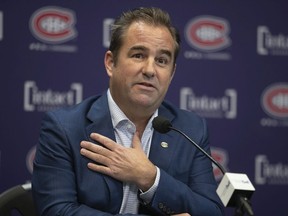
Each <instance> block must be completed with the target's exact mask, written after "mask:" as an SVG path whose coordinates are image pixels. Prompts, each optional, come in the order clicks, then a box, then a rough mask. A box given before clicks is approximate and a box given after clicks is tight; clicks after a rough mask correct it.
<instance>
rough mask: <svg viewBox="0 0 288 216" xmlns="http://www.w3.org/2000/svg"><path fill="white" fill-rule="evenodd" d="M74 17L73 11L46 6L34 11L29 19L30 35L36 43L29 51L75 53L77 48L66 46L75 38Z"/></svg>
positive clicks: (31, 45) (76, 34) (32, 44)
mask: <svg viewBox="0 0 288 216" xmlns="http://www.w3.org/2000/svg"><path fill="white" fill-rule="evenodd" d="M76 21H77V20H76V15H75V13H74V11H72V10H70V9H67V8H62V7H56V6H47V7H43V8H40V9H38V10H36V11H35V12H34V13H33V14H32V15H31V17H30V21H29V26H30V31H31V34H32V35H33V36H34V38H35V39H37V41H38V42H33V43H31V44H30V45H29V49H30V50H34V51H52V52H76V51H77V50H78V47H77V46H75V45H71V44H66V43H67V42H69V41H71V40H72V39H74V38H77V36H78V33H77V30H76V27H75V25H76Z"/></svg>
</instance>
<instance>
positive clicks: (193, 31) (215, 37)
mask: <svg viewBox="0 0 288 216" xmlns="http://www.w3.org/2000/svg"><path fill="white" fill-rule="evenodd" d="M229 33H230V28H229V23H228V22H227V21H226V20H224V19H222V18H219V17H214V16H200V17H196V18H195V19H193V20H191V21H190V22H189V23H188V24H187V26H186V28H185V37H186V40H187V42H188V43H189V44H190V45H191V46H192V47H194V48H196V49H198V50H200V51H218V50H221V49H224V48H226V47H228V46H229V45H230V44H231V40H230V38H229V36H228V35H229Z"/></svg>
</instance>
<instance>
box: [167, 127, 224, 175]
mask: <svg viewBox="0 0 288 216" xmlns="http://www.w3.org/2000/svg"><path fill="white" fill-rule="evenodd" d="M169 128H170V129H171V130H174V131H176V132H178V133H180V134H182V135H183V136H184V137H185V138H186V139H188V140H189V141H190V142H191V143H193V144H194V146H195V147H196V148H197V149H198V150H200V151H201V152H202V153H203V154H204V155H206V156H207V157H208V158H209V159H210V160H211V161H212V162H213V163H214V164H215V165H216V166H217V167H218V168H219V169H220V170H221V172H222V174H223V175H224V174H225V173H226V170H225V169H224V167H223V166H222V165H221V164H219V163H218V162H217V161H216V160H215V159H214V158H213V157H211V156H210V155H209V154H208V153H207V152H206V151H204V150H203V149H202V148H201V147H200V146H199V145H198V144H197V143H196V142H194V141H193V140H192V139H190V138H189V137H188V136H187V135H186V134H185V133H183V132H182V131H180V130H178V129H176V128H173V127H171V126H170V127H169Z"/></svg>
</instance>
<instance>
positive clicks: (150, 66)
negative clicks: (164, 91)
mask: <svg viewBox="0 0 288 216" xmlns="http://www.w3.org/2000/svg"><path fill="white" fill-rule="evenodd" d="M142 73H143V74H144V75H145V76H147V77H154V76H155V73H156V69H155V62H154V59H147V61H146V62H145V65H144V67H143V71H142Z"/></svg>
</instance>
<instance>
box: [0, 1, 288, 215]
mask: <svg viewBox="0 0 288 216" xmlns="http://www.w3.org/2000/svg"><path fill="white" fill-rule="evenodd" d="M138 6H157V7H161V8H162V9H164V10H167V11H168V12H169V13H170V15H171V17H172V20H173V22H174V24H175V25H176V26H177V28H178V29H179V31H180V34H181V38H182V49H181V52H180V55H179V59H178V62H177V71H176V75H175V77H174V80H173V83H172V85H171V88H170V90H169V92H168V94H167V98H166V99H167V100H169V101H171V102H172V103H174V104H176V105H177V106H179V107H180V108H182V109H185V110H189V111H194V112H197V113H198V114H199V115H201V116H203V117H205V118H206V119H207V121H208V125H209V130H210V143H211V148H212V155H213V157H214V158H215V159H216V160H217V161H219V163H221V164H222V165H223V166H224V167H225V168H226V169H227V170H228V171H230V172H239V173H246V174H247V175H248V176H249V178H250V180H251V182H252V183H253V185H254V186H255V188H256V192H255V193H254V194H253V196H252V198H251V202H252V206H253V209H254V211H255V214H256V215H261V216H262V215H273V216H274V215H276V216H281V215H283V216H284V215H288V206H287V193H288V157H287V153H288V25H287V21H288V13H287V8H288V2H286V1H285V0H278V1H276V0H275V1H272V0H264V1H263V0H261V1H260V0H254V1H236V0H235V1H233V0H231V1H227V0H213V1H212V0H211V1H196V0H186V1H184V0H183V1H163V0H153V1H152V0H145V1H140V0H139V1H135V0H118V1H117V0H105V1H95V0H85V1H76V0H57V1H54V0H50V1H36V0H34V1H32V0H27V1H20V0H19V1H16V0H11V1H10V0H9V1H8V0H1V1H0V71H1V79H0V80H1V85H0V100H1V105H0V107H1V112H0V117H1V128H0V135H1V136H0V137H1V141H0V192H2V191H4V190H6V189H8V188H9V187H12V186H14V185H16V184H22V183H25V182H27V181H30V179H31V175H32V172H33V166H32V163H33V158H34V154H35V146H36V144H37V140H38V134H39V128H40V123H41V119H42V117H43V114H44V112H46V111H48V110H51V109H55V108H58V107H62V106H67V105H68V106H69V105H73V104H76V103H79V102H81V101H82V100H83V99H84V98H86V97H89V96H91V95H94V94H100V93H102V92H103V91H105V90H106V89H107V87H108V78H107V75H106V72H105V68H104V65H103V59H104V53H105V51H106V50H107V47H108V46H109V36H110V32H109V28H110V24H111V23H113V20H114V18H115V17H116V16H118V15H119V14H120V13H121V12H122V11H123V10H127V9H132V8H135V7H138ZM214 174H215V177H216V179H217V181H218V182H219V181H220V180H221V177H222V175H221V172H220V171H219V170H218V169H217V168H216V167H214ZM226 210H227V213H228V215H232V213H233V209H230V208H227V209H226Z"/></svg>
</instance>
